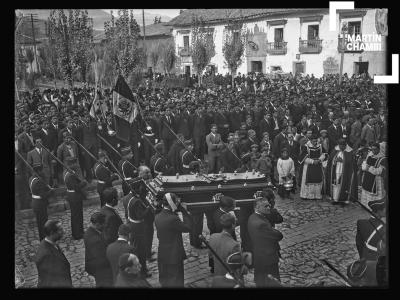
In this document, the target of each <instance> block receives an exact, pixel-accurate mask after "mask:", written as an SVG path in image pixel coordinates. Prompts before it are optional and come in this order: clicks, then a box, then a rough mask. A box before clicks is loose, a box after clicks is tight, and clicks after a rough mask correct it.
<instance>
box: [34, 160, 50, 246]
mask: <svg viewBox="0 0 400 300" xmlns="http://www.w3.org/2000/svg"><path fill="white" fill-rule="evenodd" d="M33 170H34V171H35V172H36V173H37V175H39V176H37V175H35V174H34V175H32V176H31V178H29V187H30V189H31V193H32V209H33V212H34V213H35V217H36V222H37V226H38V231H39V239H40V240H42V239H44V237H45V233H44V224H45V223H46V222H47V205H48V198H49V196H50V195H51V194H52V192H53V190H52V189H51V188H50V187H49V186H48V185H47V184H46V183H45V182H44V180H43V179H42V178H45V177H44V173H43V168H42V165H41V164H34V165H33Z"/></svg>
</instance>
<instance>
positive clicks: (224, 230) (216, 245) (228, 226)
mask: <svg viewBox="0 0 400 300" xmlns="http://www.w3.org/2000/svg"><path fill="white" fill-rule="evenodd" d="M235 226H236V217H235V216H234V215H232V214H230V213H223V214H221V215H220V218H219V220H218V227H219V228H221V231H217V232H216V233H212V234H211V236H210V240H209V244H210V247H211V248H212V249H213V250H214V251H215V252H216V253H217V255H218V256H219V257H220V258H221V259H222V260H223V261H225V260H226V258H227V257H228V256H229V255H230V254H232V253H234V252H238V251H240V243H239V242H237V241H236V234H235ZM209 262H210V266H211V273H214V276H217V275H224V274H225V273H226V270H225V268H224V267H223V266H222V265H221V263H220V262H219V260H218V259H217V258H215V257H214V255H213V254H212V252H211V251H210V252H209Z"/></svg>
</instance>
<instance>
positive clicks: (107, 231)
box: [100, 188, 123, 246]
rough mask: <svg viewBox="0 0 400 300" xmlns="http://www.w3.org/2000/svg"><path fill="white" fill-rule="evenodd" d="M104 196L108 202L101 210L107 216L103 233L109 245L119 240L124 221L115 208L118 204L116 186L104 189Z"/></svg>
mask: <svg viewBox="0 0 400 300" xmlns="http://www.w3.org/2000/svg"><path fill="white" fill-rule="evenodd" d="M103 197H104V201H105V202H106V204H105V205H104V206H103V207H102V208H101V210H100V212H101V213H103V214H104V215H105V216H106V220H105V225H104V230H103V234H104V239H105V241H106V245H107V246H108V245H109V244H111V243H113V242H115V241H116V240H117V238H118V228H119V226H120V225H121V224H122V223H123V222H122V219H121V217H120V216H119V214H118V212H117V211H116V210H115V208H114V207H115V206H116V205H117V204H118V193H117V190H116V189H115V188H107V189H105V190H104V191H103Z"/></svg>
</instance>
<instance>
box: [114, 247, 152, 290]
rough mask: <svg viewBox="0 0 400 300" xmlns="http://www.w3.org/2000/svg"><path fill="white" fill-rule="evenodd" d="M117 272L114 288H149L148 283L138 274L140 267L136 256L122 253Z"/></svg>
mask: <svg viewBox="0 0 400 300" xmlns="http://www.w3.org/2000/svg"><path fill="white" fill-rule="evenodd" d="M118 267H119V272H118V275H117V278H116V280H115V284H114V286H115V287H118V288H119V287H122V288H151V287H152V286H151V285H150V283H148V282H147V280H146V279H144V278H142V277H141V276H140V275H139V273H140V269H141V265H140V262H139V259H138V258H137V256H136V255H134V254H131V253H124V254H122V255H121V256H120V258H119V260H118Z"/></svg>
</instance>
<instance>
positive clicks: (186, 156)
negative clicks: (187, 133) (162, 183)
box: [180, 140, 197, 175]
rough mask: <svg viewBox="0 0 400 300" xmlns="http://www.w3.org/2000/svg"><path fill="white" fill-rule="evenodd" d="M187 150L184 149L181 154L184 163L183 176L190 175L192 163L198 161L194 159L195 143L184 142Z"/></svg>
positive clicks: (190, 141)
mask: <svg viewBox="0 0 400 300" xmlns="http://www.w3.org/2000/svg"><path fill="white" fill-rule="evenodd" d="M184 144H185V146H186V148H185V149H182V150H181V152H180V157H181V162H182V171H183V174H184V175H186V174H190V163H191V162H192V161H197V160H196V158H195V157H194V155H193V153H192V151H193V141H192V140H187V141H185V142H184Z"/></svg>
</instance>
